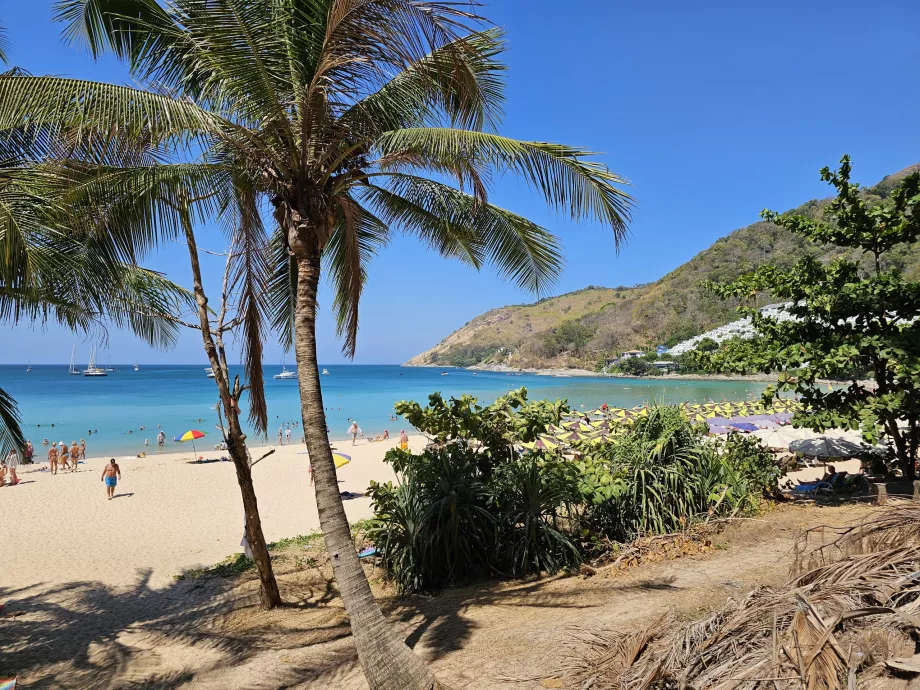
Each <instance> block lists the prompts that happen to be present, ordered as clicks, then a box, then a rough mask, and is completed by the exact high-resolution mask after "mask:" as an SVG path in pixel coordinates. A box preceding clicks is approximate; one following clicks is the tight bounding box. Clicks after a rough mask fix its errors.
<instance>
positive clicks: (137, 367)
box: [134, 362, 141, 371]
mask: <svg viewBox="0 0 920 690" xmlns="http://www.w3.org/2000/svg"><path fill="white" fill-rule="evenodd" d="M140 370H141V368H140V367H139V366H138V365H137V363H136V362H135V364H134V371H140Z"/></svg>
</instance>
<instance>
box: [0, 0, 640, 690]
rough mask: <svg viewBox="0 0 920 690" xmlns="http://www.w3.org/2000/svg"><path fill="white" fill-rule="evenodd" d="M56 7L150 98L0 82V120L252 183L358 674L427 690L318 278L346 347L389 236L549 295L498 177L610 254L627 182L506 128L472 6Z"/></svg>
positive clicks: (255, 0) (549, 272) (362, 0)
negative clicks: (328, 408)
mask: <svg viewBox="0 0 920 690" xmlns="http://www.w3.org/2000/svg"><path fill="white" fill-rule="evenodd" d="M57 8H58V13H59V17H60V18H61V19H62V20H63V21H64V22H66V25H67V28H66V34H67V35H68V36H69V37H70V38H71V39H74V40H80V41H83V42H84V43H85V44H86V45H88V46H89V47H90V48H91V49H92V50H93V52H94V53H95V54H99V53H102V52H105V51H110V52H114V53H115V54H116V55H118V56H119V57H121V58H123V59H124V60H126V61H127V62H128V63H129V65H130V67H131V70H132V74H133V76H134V78H135V79H137V80H138V81H139V82H141V83H147V84H149V85H150V86H151V90H142V89H131V88H127V87H120V86H114V85H110V84H97V83H91V82H80V81H75V80H66V79H58V78H47V77H46V78H19V79H6V80H0V123H3V122H14V123H18V122H22V121H23V120H25V119H27V120H28V121H29V122H32V123H48V124H52V125H53V126H56V127H59V128H61V130H62V131H67V132H68V133H70V136H71V137H78V138H80V140H81V141H84V142H85V141H86V140H87V139H88V140H100V139H104V138H105V137H106V136H107V135H108V134H110V133H111V132H112V131H113V129H114V130H117V131H119V132H128V133H134V134H136V135H138V136H143V137H145V138H147V139H149V140H153V141H155V142H156V143H157V145H165V146H172V147H174V148H175V149H176V150H179V149H181V148H182V147H183V146H185V145H186V144H188V143H189V142H190V141H194V143H195V147H193V150H199V149H200V150H201V151H204V156H205V158H206V159H207V163H208V164H213V165H218V166H226V167H227V168H231V169H233V170H235V171H238V172H239V173H240V174H243V175H245V176H247V177H248V179H249V180H250V182H251V184H252V186H253V188H255V189H257V190H258V191H259V193H260V194H261V195H262V196H263V197H264V198H266V199H267V200H268V201H269V202H270V203H271V207H272V209H273V214H272V215H273V217H274V220H275V221H276V222H277V226H278V227H277V231H276V233H275V238H276V239H275V242H274V246H275V249H276V258H277V265H276V268H277V271H276V275H275V280H274V285H275V286H276V287H277V288H278V291H277V292H276V293H275V297H274V299H273V301H272V302H271V303H270V306H271V311H272V317H273V323H274V325H275V326H276V327H277V328H279V329H280V330H281V332H282V333H283V334H284V341H285V344H287V345H293V346H294V348H295V350H296V353H297V362H298V373H299V380H300V393H301V404H302V416H303V423H304V431H305V433H306V437H307V444H308V449H309V451H310V455H311V462H312V464H313V469H314V476H315V481H316V500H317V505H318V508H319V515H320V520H321V525H322V528H323V532H324V535H325V541H326V546H327V548H328V550H329V552H330V554H332V564H333V569H334V572H335V576H336V579H337V581H338V585H339V590H340V592H341V595H342V598H343V601H344V603H345V606H346V609H347V611H348V614H349V618H350V620H351V624H352V631H353V633H354V637H355V642H356V646H357V648H358V653H359V657H360V659H361V664H362V667H363V669H364V672H365V675H366V677H367V679H368V682H369V684H370V686H371V687H372V688H394V689H395V688H400V689H403V688H418V687H423V688H428V687H432V686H433V685H435V684H436V681H435V680H434V678H433V677H432V676H431V674H430V672H429V671H428V670H427V668H426V667H425V666H424V665H423V664H422V663H421V662H420V661H419V660H418V658H417V657H415V656H414V655H413V654H411V652H410V651H409V650H408V648H407V647H406V646H405V645H404V644H403V643H402V641H401V640H399V638H398V637H397V636H396V635H394V634H393V633H392V632H391V631H389V629H388V627H387V624H386V621H385V619H384V618H383V616H382V614H381V612H380V609H379V607H378V606H377V604H376V602H375V601H374V599H373V596H372V594H371V590H370V587H369V585H368V583H367V579H366V577H365V576H364V572H363V570H362V569H361V565H360V563H359V561H358V559H357V555H356V553H355V550H354V546H353V544H352V542H351V535H350V532H349V529H348V523H347V520H346V517H345V512H344V508H343V506H342V502H341V497H340V495H339V491H338V484H337V481H336V479H335V468H334V464H333V461H332V455H331V451H330V449H329V444H328V438H327V434H326V424H325V417H324V414H323V402H322V394H321V391H320V385H319V372H318V370H317V363H316V332H315V318H316V293H317V288H318V284H319V280H320V276H321V273H322V271H323V270H324V269H325V270H327V271H328V274H329V279H330V282H331V283H332V287H333V294H334V298H333V310H334V312H335V314H336V317H337V319H338V325H339V331H340V333H341V335H342V336H343V338H344V343H345V351H346V352H347V353H350V354H352V353H353V352H354V348H355V345H356V338H357V331H358V304H359V300H360V297H361V294H362V291H363V288H364V285H365V281H366V277H367V269H368V264H369V262H370V260H371V259H372V257H373V256H374V254H375V253H376V252H377V251H378V250H379V249H380V248H381V247H382V246H384V245H385V244H386V243H387V242H388V240H389V238H390V237H391V235H392V234H393V233H394V232H397V231H401V232H407V233H410V234H412V235H414V236H416V237H418V238H419V239H420V240H421V241H422V242H423V243H425V244H426V245H427V246H429V247H431V248H432V249H433V250H435V251H437V252H438V253H439V254H441V255H442V256H446V257H451V258H457V259H459V260H462V261H465V262H467V263H469V264H471V265H473V266H476V267H479V266H481V265H483V264H486V263H490V264H492V265H493V266H495V267H496V268H497V270H498V271H499V272H500V273H501V274H502V275H504V276H506V277H508V278H510V279H512V280H514V281H515V282H517V283H518V284H520V285H522V286H525V287H528V288H532V289H534V290H538V291H539V290H542V289H546V288H547V287H549V286H550V285H551V284H552V281H553V279H554V277H555V276H556V275H557V273H558V271H559V269H560V267H561V263H562V262H561V256H560V252H559V246H558V243H557V241H556V239H555V237H554V236H553V235H552V234H551V233H550V232H548V231H547V230H546V229H544V228H541V227H539V226H538V225H536V224H534V223H532V222H530V221H528V220H527V219H525V218H523V217H521V216H519V215H517V214H514V213H512V212H510V211H507V210H505V209H503V208H500V207H498V206H496V205H494V204H491V203H490V202H489V200H488V188H489V182H490V179H491V177H492V175H494V174H501V173H503V172H505V171H509V172H514V173H517V174H518V175H520V176H521V177H522V178H523V179H524V180H526V181H527V182H529V183H530V184H531V185H532V186H533V187H534V188H535V189H536V190H537V191H538V192H540V193H542V194H543V196H544V197H545V198H546V200H547V201H548V203H549V204H550V205H551V206H553V207H554V208H556V209H559V210H561V211H563V212H565V213H568V214H569V215H571V216H572V217H573V218H575V219H596V220H599V221H600V222H602V223H604V224H606V225H608V226H610V227H611V228H612V229H613V231H614V237H615V239H616V242H617V243H618V244H619V242H620V241H622V240H623V239H624V237H625V234H626V221H627V219H628V213H629V207H630V204H631V199H630V198H629V197H628V196H627V195H626V194H624V193H623V192H622V191H621V190H620V189H619V188H618V187H617V186H616V185H617V183H620V182H622V180H621V178H619V177H618V176H617V175H615V174H614V173H612V172H610V171H609V170H608V169H607V168H606V167H605V166H604V165H602V164H599V163H596V162H592V161H590V160H589V159H588V156H589V155H590V154H589V152H588V151H586V150H583V149H579V148H574V147H570V146H565V145H560V144H548V143H543V142H525V141H517V140H514V139H510V138H507V137H503V136H500V135H498V134H497V133H495V132H496V130H497V126H498V123H499V120H500V114H501V106H502V99H503V82H502V79H501V73H502V71H503V69H504V68H503V65H502V64H501V63H500V62H499V60H498V58H499V55H500V53H501V51H502V48H503V45H502V37H501V34H500V32H498V31H497V30H494V29H485V30H479V29H481V28H482V25H483V20H482V19H481V18H480V17H478V16H477V15H475V14H474V13H473V12H472V5H471V4H469V3H464V4H460V3H453V2H444V1H439V2H438V1H425V0H169V1H168V2H167V1H166V0H163V2H162V3H160V2H156V0H62V1H61V2H58V3H57ZM154 89H155V90H156V92H154ZM450 179H452V180H454V181H455V182H456V184H455V185H451V184H447V183H446V182H445V181H444V180H450ZM467 190H468V191H467Z"/></svg>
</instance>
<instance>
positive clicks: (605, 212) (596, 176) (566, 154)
mask: <svg viewBox="0 0 920 690" xmlns="http://www.w3.org/2000/svg"><path fill="white" fill-rule="evenodd" d="M374 146H375V149H376V150H377V151H378V152H379V154H380V155H381V159H382V160H383V161H384V162H385V161H386V160H387V158H395V159H399V157H401V156H411V157H412V158H414V159H415V161H416V162H417V165H420V166H427V165H432V166H437V167H438V168H443V167H444V166H448V167H457V168H463V167H464V166H470V165H472V164H474V163H476V162H478V163H480V164H481V163H485V164H487V165H489V166H492V167H494V168H496V169H498V170H502V171H503V170H510V171H513V172H515V173H517V174H519V175H521V176H522V177H523V178H524V180H526V181H527V182H528V183H529V184H530V185H531V186H533V187H535V188H536V189H537V190H539V191H540V192H541V194H542V195H543V196H544V198H545V199H546V201H547V202H548V203H549V204H550V205H551V206H553V207H554V208H556V209H557V210H560V211H563V212H566V213H568V214H569V215H570V216H571V217H572V218H573V219H576V220H598V221H601V222H602V223H604V224H606V225H609V226H610V227H611V228H612V229H613V233H614V240H615V242H616V244H617V247H618V248H619V246H620V244H621V243H622V242H623V241H624V240H625V238H626V234H627V225H626V224H627V222H628V221H629V219H630V210H631V208H632V205H633V199H632V197H631V196H629V195H628V194H627V193H625V192H624V191H622V190H621V189H619V188H618V187H617V186H616V185H618V184H625V183H626V180H624V179H623V178H621V177H620V176H619V175H617V174H615V173H613V172H611V171H610V170H609V169H608V168H607V166H605V165H603V164H602V163H598V162H595V161H589V160H586V159H587V158H588V157H590V156H592V155H594V154H592V153H591V152H590V151H587V150H585V149H579V148H574V147H571V146H565V145H562V144H550V143H544V142H533V141H517V140H515V139H509V138H507V137H502V136H499V135H497V134H489V133H485V132H475V131H468V130H458V129H448V128H433V127H432V128H421V127H420V128H412V129H399V130H394V131H391V132H387V133H385V134H384V135H382V136H381V137H380V138H379V139H378V140H377V141H376V142H375V144H374Z"/></svg>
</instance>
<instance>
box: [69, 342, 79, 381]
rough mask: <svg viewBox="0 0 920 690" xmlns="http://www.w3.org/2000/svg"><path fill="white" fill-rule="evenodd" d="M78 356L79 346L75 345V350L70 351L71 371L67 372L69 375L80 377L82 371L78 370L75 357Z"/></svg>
mask: <svg viewBox="0 0 920 690" xmlns="http://www.w3.org/2000/svg"><path fill="white" fill-rule="evenodd" d="M76 354H77V346H76V345H74V346H73V348H71V350H70V369H69V370H68V372H67V373H68V374H70V375H71V376H79V375H80V370H79V369H77V366H76V364H74V356H75V355H76Z"/></svg>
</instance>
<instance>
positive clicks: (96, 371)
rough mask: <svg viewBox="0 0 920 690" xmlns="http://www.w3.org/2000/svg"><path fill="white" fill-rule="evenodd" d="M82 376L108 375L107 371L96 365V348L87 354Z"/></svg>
mask: <svg viewBox="0 0 920 690" xmlns="http://www.w3.org/2000/svg"><path fill="white" fill-rule="evenodd" d="M83 375H84V376H108V373H107V372H106V370H105V369H102V368H100V367H97V366H96V348H93V352H92V354H90V356H89V364H87V365H86V369H84V370H83Z"/></svg>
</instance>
